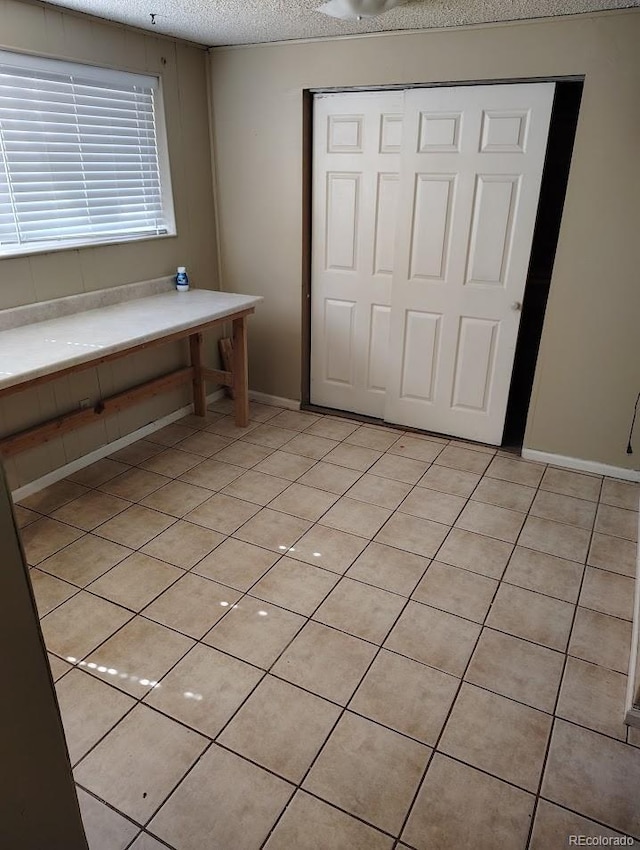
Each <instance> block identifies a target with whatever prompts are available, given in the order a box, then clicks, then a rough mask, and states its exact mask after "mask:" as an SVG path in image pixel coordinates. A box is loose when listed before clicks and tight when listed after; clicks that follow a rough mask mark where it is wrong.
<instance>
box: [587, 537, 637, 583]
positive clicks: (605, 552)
mask: <svg viewBox="0 0 640 850" xmlns="http://www.w3.org/2000/svg"><path fill="white" fill-rule="evenodd" d="M636 550H637V547H636V544H635V543H634V542H633V541H631V540H623V539H622V538H621V537H611V536H609V535H608V534H598V533H594V535H593V537H592V540H591V549H590V550H589V557H588V558H587V563H588V564H589V565H590V566H592V567H600V569H601V570H609V571H610V572H612V573H620V574H621V575H625V576H635V574H636Z"/></svg>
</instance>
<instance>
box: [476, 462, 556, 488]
mask: <svg viewBox="0 0 640 850" xmlns="http://www.w3.org/2000/svg"><path fill="white" fill-rule="evenodd" d="M544 471H545V467H544V466H543V465H542V464H540V463H529V462H528V461H525V460H520V459H519V458H518V459H516V458H506V457H494V459H493V460H492V461H491V463H490V464H489V467H488V469H487V475H488V476H489V478H499V479H500V480H501V481H512V482H513V483H514V484H524V485H525V486H527V487H537V486H538V485H539V484H540V481H541V480H542V476H543V474H544Z"/></svg>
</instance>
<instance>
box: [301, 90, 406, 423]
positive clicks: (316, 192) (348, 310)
mask: <svg viewBox="0 0 640 850" xmlns="http://www.w3.org/2000/svg"><path fill="white" fill-rule="evenodd" d="M402 109H403V93H402V92H354V93H351V92H349V93H341V94H327V95H317V96H316V97H315V98H314V114H313V213H312V215H313V224H312V274H311V401H312V402H313V403H314V404H319V405H323V406H325V407H335V408H338V409H340V410H348V411H353V412H356V413H364V414H368V415H370V416H376V417H382V416H383V415H384V409H385V392H386V377H387V358H388V346H389V318H390V310H391V281H392V274H393V268H394V256H393V254H394V244H395V237H396V216H397V199H398V190H399V186H400V182H399V180H400V178H399V165H400V141H401V129H402Z"/></svg>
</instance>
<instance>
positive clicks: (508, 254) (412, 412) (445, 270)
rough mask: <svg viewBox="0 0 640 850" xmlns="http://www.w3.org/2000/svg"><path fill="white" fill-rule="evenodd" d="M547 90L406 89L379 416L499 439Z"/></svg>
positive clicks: (548, 104)
mask: <svg viewBox="0 0 640 850" xmlns="http://www.w3.org/2000/svg"><path fill="white" fill-rule="evenodd" d="M553 93H554V85H553V83H540V84H538V83H534V84H522V85H520V84H518V85H486V86H485V85H481V86H480V85H479V86H464V87H454V88H450V87H442V88H430V89H413V90H410V91H407V92H405V100H404V120H403V128H402V151H401V172H400V173H401V179H400V195H399V200H398V218H397V231H396V246H395V263H394V274H393V286H392V296H391V322H390V333H389V358H388V374H387V389H386V393H385V401H386V404H385V411H384V418H385V419H386V420H387V421H389V422H394V423H399V424H402V425H409V426H413V427H416V428H422V429H425V430H429V431H436V432H440V433H444V434H451V435H455V436H460V437H467V438H469V439H472V440H479V441H483V442H487V443H493V444H496V445H498V444H500V442H501V440H502V432H503V429H504V420H505V415H506V407H507V399H508V394H509V386H510V381H511V373H512V370H513V360H514V355H515V346H516V340H517V335H518V326H519V323H520V310H521V306H522V299H523V296H524V288H525V283H526V277H527V271H528V265H529V256H530V252H531V243H532V238H533V229H534V225H535V218H536V211H537V207H538V197H539V193H540V182H541V177H542V169H543V165H544V157H545V151H546V146H547V136H548V132H549V121H550V117H551V108H552V104H553Z"/></svg>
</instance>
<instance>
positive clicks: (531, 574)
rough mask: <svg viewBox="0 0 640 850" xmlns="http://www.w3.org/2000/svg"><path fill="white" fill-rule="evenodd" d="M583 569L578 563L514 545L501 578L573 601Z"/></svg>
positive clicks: (576, 594)
mask: <svg viewBox="0 0 640 850" xmlns="http://www.w3.org/2000/svg"><path fill="white" fill-rule="evenodd" d="M583 572H584V567H583V566H582V564H577V563H576V562H575V561H567V560H566V559H565V558H558V557H557V556H555V555H547V554H545V553H544V552H536V551H534V550H533V549H524V548H523V547H522V546H516V548H515V549H514V550H513V555H512V556H511V560H510V561H509V566H508V567H507V569H506V571H505V574H504V581H506V582H508V583H509V584H515V585H517V586H518V587H524V588H526V589H527V590H535V591H537V592H538V593H545V594H546V595H547V596H555V597H556V598H557V599H563V600H564V601H565V602H574V603H575V602H576V601H577V599H578V593H579V592H580V583H581V581H582V574H583Z"/></svg>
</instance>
